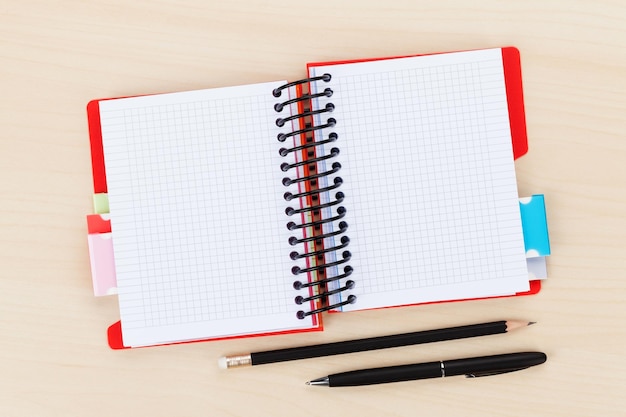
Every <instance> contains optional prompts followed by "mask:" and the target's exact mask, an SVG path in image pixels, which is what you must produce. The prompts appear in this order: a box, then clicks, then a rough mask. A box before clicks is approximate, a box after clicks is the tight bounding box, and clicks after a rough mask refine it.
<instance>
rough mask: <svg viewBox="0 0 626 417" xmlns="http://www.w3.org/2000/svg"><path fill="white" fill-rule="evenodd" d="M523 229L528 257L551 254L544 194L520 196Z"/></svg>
mask: <svg viewBox="0 0 626 417" xmlns="http://www.w3.org/2000/svg"><path fill="white" fill-rule="evenodd" d="M519 202H520V204H519V207H520V212H521V214H522V229H523V231H524V246H525V247H526V257H528V258H535V257H539V256H548V255H550V239H549V238H548V220H547V218H546V204H545V200H544V198H543V194H535V195H533V196H532V197H528V198H520V200H519Z"/></svg>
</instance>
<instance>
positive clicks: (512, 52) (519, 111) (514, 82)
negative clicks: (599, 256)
mask: <svg viewBox="0 0 626 417" xmlns="http://www.w3.org/2000/svg"><path fill="white" fill-rule="evenodd" d="M410 56H419V55H410ZM395 58H402V57H382V58H371V59H361V60H348V61H334V62H315V63H309V64H307V70H308V69H309V68H311V67H315V66H321V65H330V64H347V63H355V62H365V61H375V60H383V59H395ZM502 61H503V66H504V78H505V86H506V93H507V103H508V109H509V122H510V126H511V136H512V143H513V154H514V158H515V159H517V158H519V157H521V156H523V155H525V154H526V152H527V151H528V139H527V133H526V116H525V111H524V95H523V90H522V74H521V63H520V54H519V50H518V49H517V48H514V47H506V48H502ZM101 100H107V99H101ZM101 100H93V101H91V102H89V103H88V104H87V120H88V124H89V139H90V146H91V162H92V173H93V186H94V193H96V194H97V193H106V192H107V182H106V169H105V164H104V152H103V147H102V133H101V126H100V112H99V105H98V103H99V102H100V101H101ZM540 289H541V281H539V280H534V281H530V289H529V291H525V292H521V293H517V294H515V295H514V296H521V295H531V294H536V293H538V292H539V291H540ZM501 297H511V296H508V295H507V296H497V297H490V298H501ZM454 301H466V300H454ZM444 302H449V301H444ZM427 304H428V303H427ZM319 320H320V323H319V326H318V327H317V328H313V329H309V330H296V331H283V332H273V333H262V334H257V335H242V336H235V337H221V338H212V339H207V340H224V339H233V338H243V337H256V336H266V335H275V334H288V333H296V332H298V333H299V332H302V331H321V330H323V326H322V323H321V316H320V318H319ZM107 335H108V342H109V346H110V347H111V348H113V349H124V348H127V347H126V346H124V344H123V342H122V333H121V322H120V321H118V322H116V323H114V324H113V325H111V326H110V327H109V329H108V332H107ZM197 341H202V340H197ZM194 342H196V341H194ZM181 343H189V342H181Z"/></svg>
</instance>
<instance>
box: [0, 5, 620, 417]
mask: <svg viewBox="0 0 626 417" xmlns="http://www.w3.org/2000/svg"><path fill="white" fill-rule="evenodd" d="M289 3H294V4H296V3H298V4H300V2H285V1H282V2H281V1H273V0H267V1H255V0H235V1H228V2H225V1H224V2H211V1H201V0H178V1H173V0H161V1H152V2H151V1H145V0H137V1H131V2H128V1H120V0H108V1H104V0H91V1H63V0H59V1H45V0H19V1H18V0H4V1H3V2H2V4H1V5H0V93H1V99H0V106H1V110H0V122H1V123H0V127H1V130H0V135H1V139H0V196H1V204H0V265H1V268H0V288H1V290H0V346H1V351H0V369H1V371H0V415H2V416H8V417H9V416H10V417H13V416H38V417H39V416H64V417H66V416H94V417H95V416H107V417H113V416H126V415H133V416H152V417H156V416H167V417H171V416H194V415H211V416H218V415H229V416H251V415H254V416H272V417H276V416H282V415H285V416H287V415H289V416H291V415H320V416H328V415H332V416H381V415H407V416H409V415H422V416H435V415H437V416H465V417H470V416H481V417H482V416H485V415H491V416H520V415H528V416H568V417H572V416H598V415H608V416H617V415H624V409H625V408H626V395H625V388H624V387H626V359H625V355H624V344H625V343H626V330H625V326H624V323H625V322H626V308H624V302H625V300H626V254H625V249H626V243H625V242H626V241H625V237H626V140H625V139H626V138H625V132H626V79H625V74H626V25H625V24H624V22H625V21H626V3H624V2H620V1H608V0H604V1H586V2H585V1H571V2H568V1H555V2H545V1H525V2H498V1H484V2H461V1H442V2H432V1H421V0H417V1H416V0H412V1H409V0H407V1H399V0H391V1H384V2H381V1H369V0H367V1H365V0H359V1H356V0H355V1H344V2H320V3H316V2H307V3H308V4H309V6H302V5H293V6H289ZM301 3H302V4H304V2H301ZM335 3H337V4H335ZM479 3H480V6H478V5H476V6H464V4H479ZM505 45H515V46H517V47H519V48H520V50H521V52H522V59H523V75H524V85H525V93H526V111H527V120H528V130H529V142H530V152H529V153H528V155H526V156H525V157H524V158H522V159H521V160H520V161H518V163H517V173H518V177H519V186H520V194H521V195H530V194H532V193H544V194H545V195H546V200H547V206H548V217H549V227H550V233H551V243H552V249H553V255H552V256H551V257H550V258H549V274H550V278H549V280H548V281H547V282H546V283H545V285H544V288H543V290H542V292H541V293H540V294H539V295H537V296H533V297H518V298H516V299H499V300H488V301H475V302H464V303H448V304H439V305H429V306H419V307H411V308H402V309H391V310H387V311H369V312H361V313H354V314H346V315H341V316H340V317H338V316H330V317H327V318H326V322H325V324H326V331H325V332H323V333H311V334H305V335H290V336H280V337H271V338H270V337H266V338H254V339H246V340H239V341H225V342H213V343H197V344H189V345H183V346H169V347H161V348H150V349H137V350H129V351H121V352H120V351H111V350H109V349H108V347H107V346H106V342H105V330H106V327H107V326H108V325H109V324H110V323H111V322H113V321H115V320H116V319H117V318H118V312H117V302H116V299H115V298H114V297H108V298H94V297H93V296H92V290H91V282H90V269H89V263H88V253H87V246H86V236H85V234H86V226H85V219H84V216H85V214H87V213H89V212H90V210H91V202H90V197H91V191H92V188H91V171H90V169H91V165H90V159H89V147H88V139H87V125H86V117H85V104H86V103H87V101H88V100H90V99H92V98H97V97H108V96H120V95H134V94H144V93H154V92H163V91H175V90H185V89H195V88H205V87H217V86H228V85H235V84H243V83H251V82H261V81H269V80H274V79H283V78H287V79H297V78H300V77H302V76H303V75H304V73H305V71H304V64H305V63H306V62H308V61H321V60H335V59H348V58H362V57H375V56H385V55H401V54H413V53H428V52H435V51H449V50H461V49H470V48H484V47H492V46H505ZM508 318H513V319H519V318H521V319H529V320H536V321H538V322H539V324H537V325H536V326H533V327H530V328H528V329H524V330H521V331H518V332H516V333H514V334H511V335H501V336H493V337H489V338H481V339H480V340H479V339H476V340H463V341H455V342H445V343H439V344H433V345H423V346H417V347H409V348H400V349H395V350H390V351H378V352H368V353H360V354H354V355H348V356H341V357H332V358H323V359H319V360H308V361H299V362H292V363H283V364H277V365H272V366H259V367H254V368H249V369H239V370H231V371H220V370H218V369H217V366H216V360H217V358H218V357H219V356H221V355H222V354H227V353H235V352H238V351H250V350H263V349H271V348H279V347H287V346H296V345H302V344H310V343H318V342H323V341H335V340H341V339H347V338H357V337H364V336H373V335H379V334H385V333H390V332H401V331H411V330H416V329H430V328H437V327H443V326H452V325H460V324H466V323H474V322H481V321H490V320H499V319H508ZM526 349H531V350H543V351H545V352H546V353H547V354H548V356H549V360H548V363H547V364H545V365H544V366H540V367H536V368H532V369H530V370H528V371H525V372H519V373H515V374H509V375H503V376H499V377H489V378H481V379H477V380H465V379H463V378H448V379H446V380H431V381H418V382H409V383H401V384H390V385H385V386H372V387H362V388H354V389H321V388H315V387H307V386H305V385H304V382H305V381H307V380H308V379H311V378H314V377H319V376H322V375H325V374H326V373H332V372H335V371H342V370H348V369H355V368H361V367H371V366H380V365H390V364H400V363H409V362H420V361H428V360H434V359H440V358H444V359H445V358H454V357H459V356H473V355H483V354H491V353H499V352H507V351H517V350H526Z"/></svg>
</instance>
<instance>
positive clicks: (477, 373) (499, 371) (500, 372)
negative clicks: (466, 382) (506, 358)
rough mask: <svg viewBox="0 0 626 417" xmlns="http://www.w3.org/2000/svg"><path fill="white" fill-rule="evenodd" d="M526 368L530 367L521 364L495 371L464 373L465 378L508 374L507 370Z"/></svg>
mask: <svg viewBox="0 0 626 417" xmlns="http://www.w3.org/2000/svg"><path fill="white" fill-rule="evenodd" d="M527 368H530V367H529V366H522V367H520V368H509V369H498V370H497V371H482V372H471V373H469V374H465V378H480V377H483V376H491V375H501V374H508V373H509V372H515V371H521V370H522V369H527Z"/></svg>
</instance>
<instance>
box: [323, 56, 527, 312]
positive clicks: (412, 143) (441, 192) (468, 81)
mask: <svg viewBox="0 0 626 417" xmlns="http://www.w3.org/2000/svg"><path fill="white" fill-rule="evenodd" d="M312 70H313V71H314V72H313V74H312V75H320V74H323V73H325V72H328V73H330V74H331V75H332V80H331V81H330V82H329V83H320V87H321V88H325V87H330V88H331V89H332V90H333V91H334V94H333V96H332V97H330V98H322V99H320V100H319V101H318V102H317V104H316V105H315V107H316V108H317V107H319V108H323V107H324V105H325V104H326V103H327V102H332V103H333V104H334V105H335V110H334V112H333V117H334V118H335V119H336V120H337V125H336V127H334V128H333V130H334V131H335V132H336V133H337V134H338V135H339V140H338V141H337V144H336V146H338V147H340V149H341V156H340V160H341V164H342V169H341V171H339V173H338V174H337V175H338V176H340V177H341V178H342V179H343V185H342V191H343V192H344V193H345V200H344V204H345V206H346V209H347V215H346V218H345V220H346V221H347V222H348V225H349V229H348V233H347V234H348V236H349V237H350V247H349V249H350V251H351V253H352V259H351V262H350V265H352V266H353V267H354V274H353V275H352V277H351V278H352V279H354V281H355V282H356V287H355V289H354V291H353V293H354V294H356V295H357V302H356V303H355V304H354V305H350V306H347V307H346V308H344V309H348V310H349V309H363V308H375V307H385V306H392V305H402V304H413V303H419V302H429V301H441V300H451V299H463V298H474V297H483V296H493V295H504V294H512V293H515V292H517V291H523V290H527V289H528V286H529V283H528V271H527V268H526V261H525V253H524V243H523V235H522V228H521V219H520V211H519V203H518V194H517V184H516V178H515V168H514V162H513V152H512V144H511V133H510V126H509V117H508V108H507V98H506V91H505V84H504V71H503V63H502V52H501V50H500V49H494V50H484V51H475V52H463V53H453V54H442V55H432V56H425V57H416V58H402V59H392V60H382V61H373V62H364V63H355V64H343V65H329V66H321V67H313V68H312ZM322 84H323V85H322ZM326 134H327V132H326Z"/></svg>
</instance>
